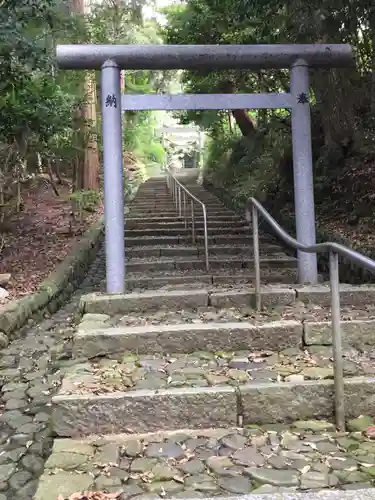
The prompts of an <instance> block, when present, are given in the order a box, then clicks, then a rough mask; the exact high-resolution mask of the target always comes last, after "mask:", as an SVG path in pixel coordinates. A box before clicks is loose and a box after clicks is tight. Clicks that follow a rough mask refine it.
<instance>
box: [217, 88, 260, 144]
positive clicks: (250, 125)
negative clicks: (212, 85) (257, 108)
mask: <svg viewBox="0 0 375 500" xmlns="http://www.w3.org/2000/svg"><path fill="white" fill-rule="evenodd" d="M220 90H221V91H222V92H224V93H226V94H234V93H235V90H236V88H235V85H234V83H233V82H231V81H226V82H223V83H222V85H220ZM232 115H233V118H234V119H235V121H236V124H237V125H238V127H239V129H240V130H241V134H242V135H243V136H244V137H247V136H249V135H252V134H253V133H254V132H255V130H256V124H255V122H254V120H253V119H252V118H251V116H250V115H249V113H248V111H247V110H246V109H234V110H232Z"/></svg>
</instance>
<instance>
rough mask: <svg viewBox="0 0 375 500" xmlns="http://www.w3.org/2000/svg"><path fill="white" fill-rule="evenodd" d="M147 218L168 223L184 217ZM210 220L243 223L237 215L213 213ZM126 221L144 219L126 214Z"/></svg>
mask: <svg viewBox="0 0 375 500" xmlns="http://www.w3.org/2000/svg"><path fill="white" fill-rule="evenodd" d="M148 220H149V221H150V222H153V223H155V222H162V223H169V222H184V218H183V217H180V216H179V215H178V214H176V215H173V216H171V217H170V216H168V215H165V216H163V215H160V214H157V215H155V216H153V217H149V218H148ZM195 220H196V222H203V217H202V216H199V215H197V216H196V218H195ZM209 220H210V221H213V222H228V221H234V222H237V221H242V223H244V222H245V221H244V218H243V217H240V216H239V215H224V216H222V215H216V216H215V215H213V216H210V218H209ZM127 221H132V222H144V221H145V219H144V217H132V215H131V214H130V215H128V216H127V218H126V222H127Z"/></svg>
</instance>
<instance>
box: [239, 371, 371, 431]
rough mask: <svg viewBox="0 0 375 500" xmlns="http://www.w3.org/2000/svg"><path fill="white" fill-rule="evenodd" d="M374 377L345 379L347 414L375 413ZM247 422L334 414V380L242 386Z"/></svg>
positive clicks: (278, 420) (290, 419) (320, 416)
mask: <svg viewBox="0 0 375 500" xmlns="http://www.w3.org/2000/svg"><path fill="white" fill-rule="evenodd" d="M374 383H375V379H373V378H363V377H353V378H352V379H348V380H346V383H345V408H346V412H347V416H348V417H349V418H350V417H354V416H356V415H358V413H359V414H361V413H364V414H374V412H375V397H374V395H375V392H374ZM240 391H241V396H242V404H243V408H244V421H245V423H249V424H250V423H252V422H259V423H264V424H265V423H272V422H287V421H293V420H297V419H298V420H299V419H301V420H303V419H311V418H332V417H333V413H334V410H333V401H334V387H333V381H332V380H319V381H305V382H303V383H296V384H292V383H291V384H283V385H282V384H264V385H263V386H262V387H258V386H253V387H252V386H250V385H245V386H241V388H240Z"/></svg>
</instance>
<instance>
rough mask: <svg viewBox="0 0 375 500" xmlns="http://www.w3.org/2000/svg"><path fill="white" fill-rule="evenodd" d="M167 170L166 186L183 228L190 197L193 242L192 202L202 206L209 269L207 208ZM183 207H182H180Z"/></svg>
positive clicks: (206, 259)
mask: <svg viewBox="0 0 375 500" xmlns="http://www.w3.org/2000/svg"><path fill="white" fill-rule="evenodd" d="M166 172H167V186H168V189H169V191H170V192H171V194H172V198H173V201H174V202H175V204H176V210H177V211H178V213H179V216H180V217H183V218H184V222H185V228H187V226H188V216H187V210H186V204H187V203H186V201H187V200H186V199H187V197H188V198H190V210H191V236H192V240H193V243H195V232H196V231H195V215H196V213H195V209H194V202H195V203H198V204H199V205H200V206H201V207H202V212H203V229H204V253H205V261H206V270H207V271H209V270H210V262H209V259H208V230H207V210H206V205H205V204H204V203H203V202H202V201H200V200H199V199H198V198H196V197H195V196H194V195H193V194H192V193H191V192H190V191H189V190H188V189H187V188H186V187H185V186H184V185H182V184H181V182H179V181H178V180H177V179H176V177H175V176H174V175H173V174H172V172H171V171H170V170H169V169H168V168H166ZM182 207H183V209H182Z"/></svg>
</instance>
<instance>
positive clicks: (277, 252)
mask: <svg viewBox="0 0 375 500" xmlns="http://www.w3.org/2000/svg"><path fill="white" fill-rule="evenodd" d="M126 242H128V240H126ZM261 250H262V251H261V256H262V257H265V256H273V257H275V258H279V257H285V256H286V254H285V253H284V252H282V249H281V248H280V247H279V246H277V245H267V246H266V245H262V248H261ZM204 254H205V252H204V247H196V246H182V245H171V246H161V245H157V246H153V247H147V246H138V247H131V248H128V249H127V251H126V255H127V257H128V258H133V257H139V258H144V257H171V256H180V255H185V256H194V257H197V256H200V257H202V256H203V257H204ZM238 254H243V255H247V256H252V255H253V248H252V247H248V246H245V245H242V246H234V245H233V246H232V245H231V246H224V245H211V246H210V248H209V255H210V256H212V255H238Z"/></svg>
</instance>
